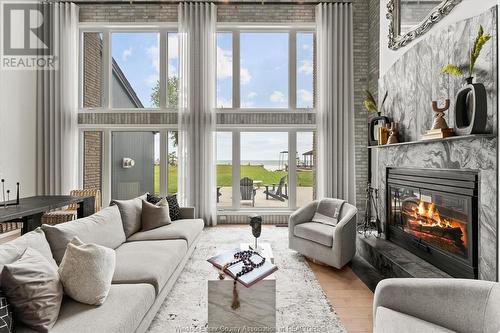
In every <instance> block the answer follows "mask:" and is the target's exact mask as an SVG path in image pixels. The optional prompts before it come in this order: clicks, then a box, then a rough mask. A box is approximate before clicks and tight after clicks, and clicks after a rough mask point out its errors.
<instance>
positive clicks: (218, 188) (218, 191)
mask: <svg viewBox="0 0 500 333" xmlns="http://www.w3.org/2000/svg"><path fill="white" fill-rule="evenodd" d="M221 187H222V186H217V203H219V197H220V196H221V195H222V193H220V189H221Z"/></svg>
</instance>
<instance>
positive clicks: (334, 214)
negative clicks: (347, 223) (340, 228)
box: [312, 198, 345, 226]
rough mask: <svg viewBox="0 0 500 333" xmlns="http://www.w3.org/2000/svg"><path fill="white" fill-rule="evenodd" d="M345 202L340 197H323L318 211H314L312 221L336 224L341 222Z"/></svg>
mask: <svg viewBox="0 0 500 333" xmlns="http://www.w3.org/2000/svg"><path fill="white" fill-rule="evenodd" d="M344 202H345V201H344V200H340V199H331V198H326V199H322V200H321V201H320V202H319V204H318V207H317V208H316V213H314V216H313V218H312V222H318V223H323V224H328V225H331V226H336V225H337V223H338V222H339V215H340V210H341V209H342V206H343V205H344Z"/></svg>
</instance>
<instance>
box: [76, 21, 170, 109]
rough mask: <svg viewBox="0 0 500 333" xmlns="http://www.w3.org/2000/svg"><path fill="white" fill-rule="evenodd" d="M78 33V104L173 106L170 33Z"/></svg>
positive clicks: (130, 31)
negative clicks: (79, 77) (79, 84)
mask: <svg viewBox="0 0 500 333" xmlns="http://www.w3.org/2000/svg"><path fill="white" fill-rule="evenodd" d="M81 36H82V43H81V46H82V50H81V54H82V59H83V64H82V71H81V72H82V73H81V82H82V84H81V90H80V91H81V105H80V106H81V108H83V109H101V110H104V111H106V110H111V109H122V110H123V109H176V108H177V98H178V85H179V83H178V77H179V68H178V58H179V56H178V36H177V33H176V32H175V31H168V30H167V29H142V30H141V29H139V30H137V31H134V30H131V29H130V28H127V29H126V30H125V29H118V28H117V29H105V28H103V29H101V31H82V34H81Z"/></svg>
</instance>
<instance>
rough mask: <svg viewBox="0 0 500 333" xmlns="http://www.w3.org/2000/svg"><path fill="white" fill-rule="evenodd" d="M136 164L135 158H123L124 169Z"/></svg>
mask: <svg viewBox="0 0 500 333" xmlns="http://www.w3.org/2000/svg"><path fill="white" fill-rule="evenodd" d="M134 165H135V161H134V160H133V159H131V158H130V157H124V158H123V159H122V167H123V168H124V169H130V168H131V167H133V166H134Z"/></svg>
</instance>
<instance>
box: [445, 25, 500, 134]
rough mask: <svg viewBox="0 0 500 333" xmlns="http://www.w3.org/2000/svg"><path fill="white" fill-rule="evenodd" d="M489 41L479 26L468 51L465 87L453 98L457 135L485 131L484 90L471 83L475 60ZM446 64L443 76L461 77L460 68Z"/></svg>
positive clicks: (485, 103) (486, 117) (485, 101)
mask: <svg viewBox="0 0 500 333" xmlns="http://www.w3.org/2000/svg"><path fill="white" fill-rule="evenodd" d="M490 39H491V35H488V34H486V33H485V32H484V29H483V27H482V26H479V31H478V34H477V37H476V39H475V41H474V45H473V46H472V49H471V51H470V57H469V65H468V70H469V72H468V74H469V76H468V77H467V78H465V82H466V83H465V85H464V86H463V87H462V88H461V89H460V90H459V91H458V92H457V94H456V97H455V133H456V134H458V135H469V134H481V133H484V131H485V129H486V122H487V119H488V115H487V111H488V110H487V100H486V88H485V86H484V85H483V84H482V83H477V82H476V83H473V80H474V77H473V74H474V69H475V65H476V60H477V59H478V58H479V55H480V54H481V49H482V48H483V46H484V44H486V43H487V42H488V41H489V40H490ZM464 67H465V66H457V65H453V64H448V65H446V66H444V67H443V68H442V69H441V72H442V73H444V74H450V75H454V76H458V77H460V76H463V71H462V68H464Z"/></svg>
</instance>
